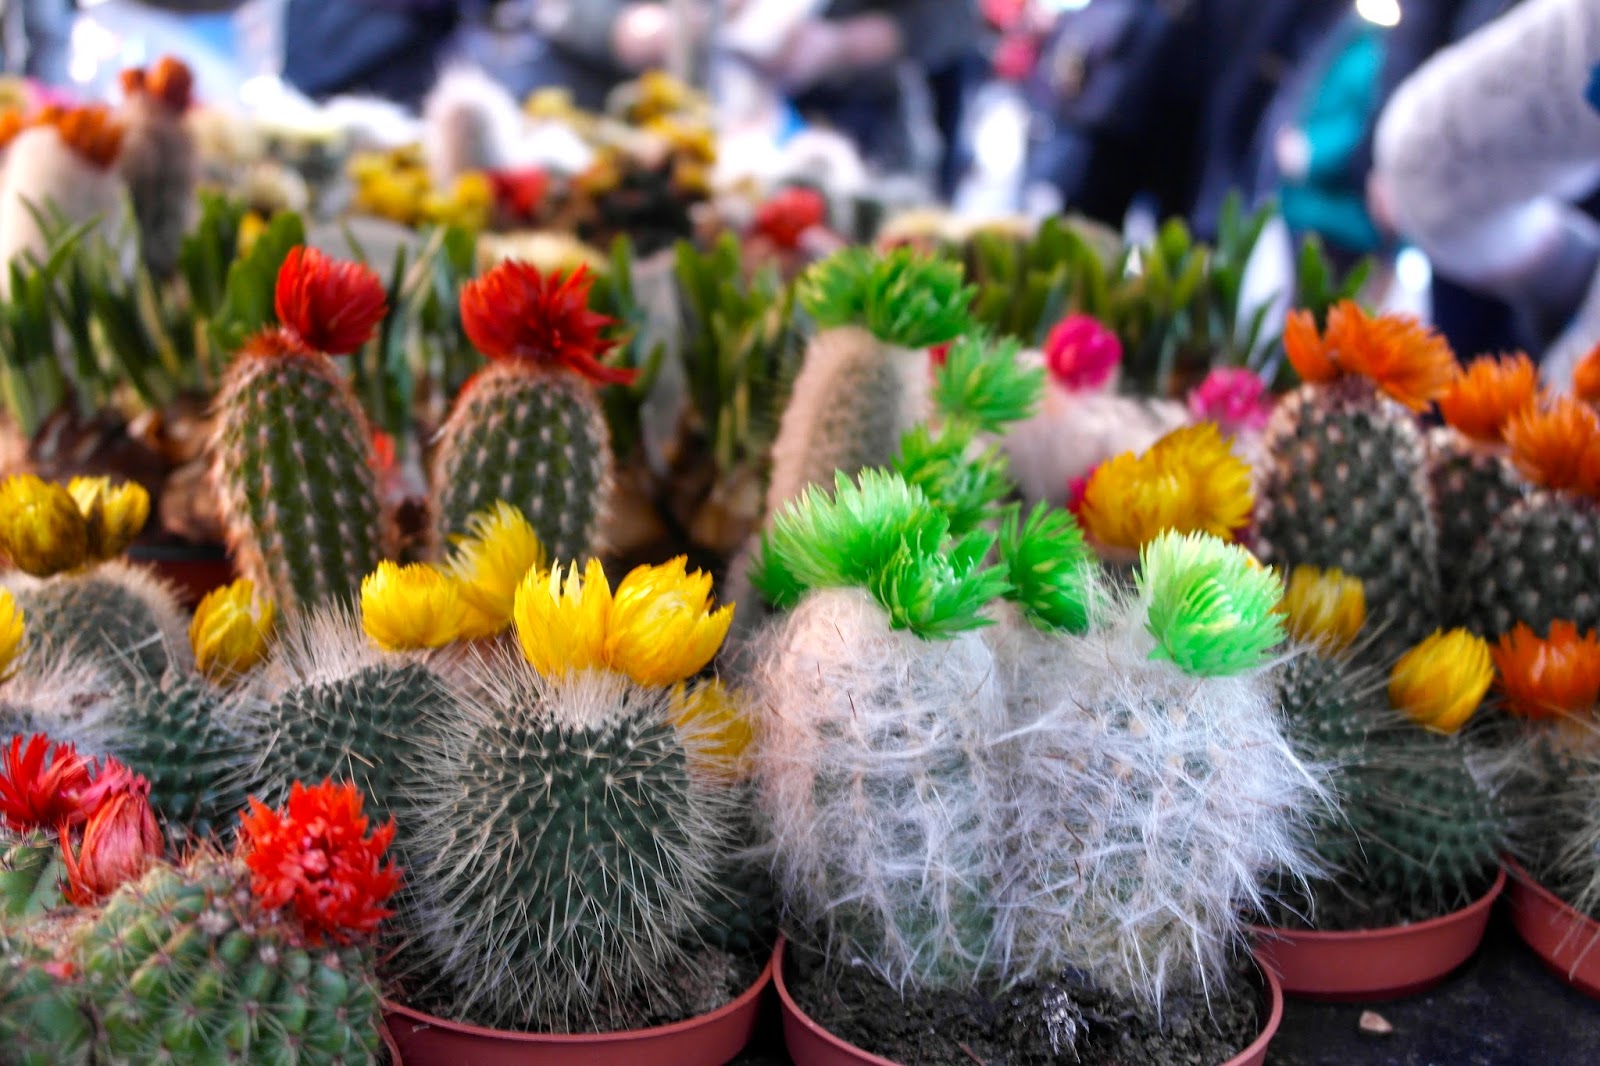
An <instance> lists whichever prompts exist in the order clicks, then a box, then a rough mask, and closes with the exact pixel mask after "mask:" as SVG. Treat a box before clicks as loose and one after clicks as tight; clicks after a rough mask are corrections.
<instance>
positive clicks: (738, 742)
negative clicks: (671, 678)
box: [672, 681, 755, 783]
mask: <svg viewBox="0 0 1600 1066" xmlns="http://www.w3.org/2000/svg"><path fill="white" fill-rule="evenodd" d="M672 722H673V724H674V725H675V726H677V727H678V729H679V731H680V732H682V733H684V734H686V735H688V736H690V737H692V738H693V742H692V743H691V744H689V746H688V747H689V751H690V753H691V755H693V756H694V757H695V760H696V765H697V767H698V768H699V769H701V770H703V771H704V772H705V773H706V774H708V775H709V776H711V777H713V778H715V779H717V780H719V781H724V782H728V783H733V782H736V781H738V780H740V779H741V778H743V777H744V776H745V772H746V770H747V769H748V765H747V760H746V758H745V755H746V753H747V752H748V750H749V748H750V744H751V742H752V741H753V740H754V739H755V731H754V730H753V729H752V728H751V724H750V716H749V709H748V705H747V704H746V701H745V700H744V698H743V695H742V693H738V692H733V691H729V690H728V688H726V687H725V686H724V685H723V684H722V682H721V681H709V682H706V683H705V684H703V685H697V686H695V687H694V688H692V689H690V688H688V687H687V686H685V685H682V684H679V685H677V686H675V687H674V688H673V690H672Z"/></svg>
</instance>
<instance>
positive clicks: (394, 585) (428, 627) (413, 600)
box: [361, 562, 467, 651]
mask: <svg viewBox="0 0 1600 1066" xmlns="http://www.w3.org/2000/svg"><path fill="white" fill-rule="evenodd" d="M466 620H467V606H466V603H465V601H463V600H462V598H461V591H460V588H459V586H457V584H456V583H455V582H454V581H452V580H451V579H450V578H448V577H446V576H445V575H444V574H442V573H440V572H439V571H438V570H435V569H434V568H433V567H431V566H428V565H426V564H422V563H414V564H412V565H409V566H401V565H399V564H398V563H389V562H385V563H379V564H378V569H377V570H375V571H373V572H372V573H371V574H368V575H367V577H366V579H365V580H364V581H362V582H361V624H362V627H363V628H364V629H366V631H367V636H368V637H370V638H371V639H372V642H373V643H374V644H376V645H377V646H378V647H380V648H382V649H383V650H384V651H412V650H417V649H422V648H440V647H443V646H444V645H446V644H449V643H450V642H451V641H454V640H457V639H458V638H459V637H460V636H461V629H462V626H463V625H464V624H465V623H466Z"/></svg>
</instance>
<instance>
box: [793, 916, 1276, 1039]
mask: <svg viewBox="0 0 1600 1066" xmlns="http://www.w3.org/2000/svg"><path fill="white" fill-rule="evenodd" d="M783 949H784V941H783V940H782V939H781V938H780V939H779V940H778V950H777V952H776V953H775V954H774V956H773V959H772V981H773V984H774V985H776V986H777V989H778V1000H779V1002H780V1003H781V1004H782V1005H783V1042H784V1045H785V1047H787V1048H788V1051H789V1057H790V1058H792V1059H793V1060H794V1063H795V1066H901V1064H900V1063H897V1062H894V1061H892V1060H890V1059H885V1058H880V1057H878V1056H877V1055H873V1054H870V1053H868V1052H865V1051H862V1050H861V1049H860V1048H858V1047H856V1046H855V1045H854V1044H847V1043H845V1042H844V1041H843V1040H840V1039H839V1038H838V1037H836V1036H834V1035H833V1034H832V1033H830V1032H828V1031H827V1030H826V1029H824V1028H823V1027H822V1026H820V1025H818V1024H817V1023H816V1022H814V1021H812V1020H811V1018H810V1017H809V1016H807V1014H806V1012H805V1011H803V1010H801V1009H800V1006H799V1004H797V1003H795V1001H794V997H793V996H791V995H789V986H788V985H786V984H785V983H784V980H783ZM1261 976H1262V979H1263V980H1264V981H1265V983H1266V986H1267V988H1266V993H1267V1021H1266V1024H1265V1025H1263V1026H1262V1027H1261V1035H1260V1036H1258V1037H1256V1039H1255V1042H1254V1043H1252V1044H1251V1045H1250V1046H1249V1047H1247V1048H1245V1049H1244V1050H1243V1051H1241V1052H1239V1054H1237V1055H1235V1056H1234V1057H1233V1058H1231V1059H1229V1060H1228V1061H1227V1062H1224V1063H1222V1066H1264V1064H1265V1063H1266V1061H1267V1046H1268V1045H1269V1044H1271V1043H1272V1038H1273V1037H1274V1036H1276V1035H1277V1033H1278V1026H1279V1025H1280V1024H1282V1022H1283V989H1282V988H1281V987H1279V985H1278V979H1277V978H1276V977H1274V976H1273V975H1272V971H1271V970H1268V969H1267V968H1266V967H1265V966H1263V967H1261Z"/></svg>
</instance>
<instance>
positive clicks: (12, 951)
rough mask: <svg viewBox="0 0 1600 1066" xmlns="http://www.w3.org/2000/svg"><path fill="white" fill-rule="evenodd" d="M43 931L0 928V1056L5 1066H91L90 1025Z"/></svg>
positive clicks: (71, 980)
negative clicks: (0, 1050) (1, 1050)
mask: <svg viewBox="0 0 1600 1066" xmlns="http://www.w3.org/2000/svg"><path fill="white" fill-rule="evenodd" d="M43 932H44V928H43V927H42V926H40V927H30V928H29V929H27V930H21V931H8V930H7V929H6V928H5V927H4V925H3V924H0V1048H4V1051H3V1052H0V1056H3V1061H4V1062H5V1063H6V1066H91V1064H92V1063H94V1062H96V1061H98V1060H96V1059H94V1058H93V1057H92V1055H91V1050H92V1046H93V1044H92V1041H93V1037H94V1023H93V1022H92V1021H91V1019H90V1017H89V1015H88V1014H87V1013H85V1012H84V1010H83V1008H82V1004H81V999H80V996H79V991H78V988H77V979H76V977H75V976H73V975H71V973H70V970H69V969H68V968H67V967H65V966H63V965H61V960H60V959H59V957H58V956H57V953H56V952H55V950H54V949H53V947H52V946H51V945H50V944H49V943H48V938H47V937H45V936H43V935H41V934H42V933H43Z"/></svg>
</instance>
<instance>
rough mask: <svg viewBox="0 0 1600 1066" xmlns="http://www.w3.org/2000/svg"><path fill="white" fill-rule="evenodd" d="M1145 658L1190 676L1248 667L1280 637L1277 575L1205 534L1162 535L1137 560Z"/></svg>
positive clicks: (1280, 587)
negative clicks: (1150, 644) (1148, 642)
mask: <svg viewBox="0 0 1600 1066" xmlns="http://www.w3.org/2000/svg"><path fill="white" fill-rule="evenodd" d="M1137 580H1138V585H1139V591H1140V592H1141V593H1142V594H1143V596H1144V599H1145V602H1146V604H1147V605H1148V612H1149V614H1148V618H1147V621H1146V623H1145V624H1146V627H1147V628H1148V629H1149V631H1150V635H1151V636H1153V637H1155V639H1156V649H1155V650H1154V651H1153V652H1151V653H1150V657H1151V658H1152V659H1164V660H1167V661H1169V662H1171V663H1173V664H1174V665H1176V666H1177V667H1178V668H1179V669H1181V670H1183V671H1184V672H1185V673H1189V674H1193V675H1195V676H1197V677H1227V676H1230V675H1234V674H1241V673H1244V672H1245V671H1248V670H1254V669H1256V668H1257V667H1259V666H1261V665H1262V663H1264V662H1265V661H1266V658H1267V655H1268V654H1269V653H1270V652H1271V651H1272V649H1273V648H1275V647H1277V646H1278V644H1280V643H1281V642H1282V641H1283V637H1284V629H1283V616H1282V615H1280V614H1278V613H1277V612H1276V611H1275V610H1274V608H1275V607H1276V606H1277V604H1278V602H1279V601H1280V600H1281V599H1282V598H1283V583H1282V581H1281V580H1280V579H1279V577H1278V575H1277V574H1276V573H1275V572H1273V571H1271V570H1268V569H1266V568H1265V567H1262V566H1260V565H1259V564H1258V563H1257V562H1256V561H1255V559H1254V558H1253V557H1251V555H1250V554H1249V553H1248V552H1246V551H1245V550H1244V549H1243V548H1240V547H1238V546H1236V545H1230V544H1225V543H1224V542H1222V541H1220V540H1218V539H1217V538H1216V537H1213V536H1211V535H1210V534H1206V533H1192V534H1188V535H1184V534H1180V533H1173V532H1168V533H1163V534H1161V535H1160V536H1158V537H1156V538H1155V539H1154V540H1152V541H1150V542H1149V543H1148V544H1146V545H1145V547H1144V550H1143V551H1142V553H1141V555H1140V559H1139V573H1138V578H1137Z"/></svg>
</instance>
